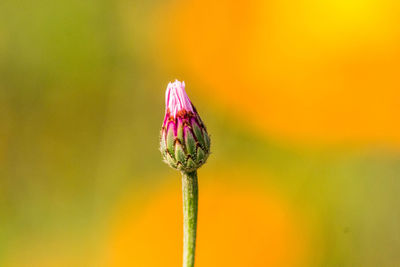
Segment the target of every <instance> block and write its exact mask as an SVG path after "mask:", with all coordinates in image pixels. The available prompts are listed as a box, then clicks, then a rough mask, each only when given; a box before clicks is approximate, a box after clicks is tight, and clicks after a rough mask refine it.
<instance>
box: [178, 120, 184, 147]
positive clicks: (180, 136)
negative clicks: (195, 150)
mask: <svg viewBox="0 0 400 267" xmlns="http://www.w3.org/2000/svg"><path fill="white" fill-rule="evenodd" d="M176 136H177V137H178V139H179V141H180V142H181V144H183V125H182V122H180V121H178V127H177V131H176Z"/></svg>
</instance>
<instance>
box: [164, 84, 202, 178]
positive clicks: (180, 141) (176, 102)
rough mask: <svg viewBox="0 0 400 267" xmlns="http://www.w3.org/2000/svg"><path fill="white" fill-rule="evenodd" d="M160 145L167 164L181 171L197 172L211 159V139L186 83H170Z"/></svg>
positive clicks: (166, 94) (166, 93)
mask: <svg viewBox="0 0 400 267" xmlns="http://www.w3.org/2000/svg"><path fill="white" fill-rule="evenodd" d="M160 143H161V146H160V150H161V153H162V155H163V157H164V161H165V162H166V163H167V164H168V165H170V166H171V167H173V168H175V169H178V170H182V171H194V170H196V169H197V168H199V167H200V166H201V165H203V164H204V163H205V162H206V160H207V158H208V155H209V153H210V138H209V136H208V133H207V129H206V127H205V126H204V124H203V122H202V120H201V119H200V116H199V114H198V113H197V111H196V108H195V107H194V106H193V104H192V102H191V101H190V99H189V97H188V96H187V94H186V91H185V82H180V81H178V80H176V81H175V82H173V83H169V84H168V87H167V90H166V92H165V117H164V122H163V126H162V129H161V141H160Z"/></svg>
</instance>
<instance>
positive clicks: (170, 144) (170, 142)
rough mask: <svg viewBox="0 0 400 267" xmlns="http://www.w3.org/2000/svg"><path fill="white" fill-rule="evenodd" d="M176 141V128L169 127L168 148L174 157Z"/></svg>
mask: <svg viewBox="0 0 400 267" xmlns="http://www.w3.org/2000/svg"><path fill="white" fill-rule="evenodd" d="M174 143H175V136H174V128H173V127H169V129H168V132H167V149H168V152H169V153H170V154H171V156H172V157H173V156H174V155H175V154H174V153H175V151H174Z"/></svg>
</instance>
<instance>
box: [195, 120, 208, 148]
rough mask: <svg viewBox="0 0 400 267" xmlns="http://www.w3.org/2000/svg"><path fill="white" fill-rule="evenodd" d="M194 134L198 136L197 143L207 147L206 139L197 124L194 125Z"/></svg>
mask: <svg viewBox="0 0 400 267" xmlns="http://www.w3.org/2000/svg"><path fill="white" fill-rule="evenodd" d="M192 127H193V132H194V135H195V136H196V139H197V141H198V142H199V143H200V144H201V145H202V146H203V147H205V143H204V139H203V134H202V133H201V129H200V127H199V126H198V125H197V123H193V126H192Z"/></svg>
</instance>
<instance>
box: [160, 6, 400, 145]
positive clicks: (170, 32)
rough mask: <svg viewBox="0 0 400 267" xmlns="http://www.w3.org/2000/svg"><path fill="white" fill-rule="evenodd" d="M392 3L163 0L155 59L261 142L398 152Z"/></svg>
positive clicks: (398, 83) (399, 109) (399, 102)
mask: <svg viewBox="0 0 400 267" xmlns="http://www.w3.org/2000/svg"><path fill="white" fill-rule="evenodd" d="M399 12H400V4H399V2H398V1H394V0H384V1H381V0H349V1H345V0H339V1H333V0H331V1H312V0H301V1H289V0H285V1H278V0H271V1H260V0H252V1H211V0H201V1H200V0H192V1H175V2H174V4H171V3H170V2H168V4H165V5H164V6H163V7H162V8H160V9H159V10H158V12H156V15H155V19H156V20H157V22H156V23H155V27H156V29H157V34H155V35H154V36H153V41H154V43H155V44H156V47H157V48H156V49H157V50H158V51H161V52H158V53H157V59H159V55H161V56H162V57H163V58H164V59H166V60H165V62H163V63H164V64H165V66H164V67H165V68H166V69H173V70H175V71H177V72H178V73H183V74H185V75H187V76H188V75H190V76H191V77H193V78H194V79H196V80H200V81H201V82H202V85H203V86H202V87H198V88H196V89H197V90H199V92H198V93H199V94H201V95H202V96H203V97H204V99H209V101H210V103H212V104H213V105H215V106H218V108H220V109H223V108H227V109H228V110H229V112H231V113H232V114H233V115H234V116H236V117H238V118H240V119H241V120H242V121H246V122H249V125H250V126H251V125H252V126H254V127H256V129H258V130H260V131H262V132H263V133H264V134H265V135H273V136H274V137H278V138H284V139H289V140H294V141H297V142H306V143H308V144H310V143H311V144H320V143H338V142H346V143H349V142H355V143H360V144H371V143H372V144H376V143H384V144H393V145H396V146H398V145H400V124H399V123H398V118H399V116H400V79H399V75H400V74H399V73H400V64H399V62H400V17H399V16H398V14H399Z"/></svg>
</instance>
